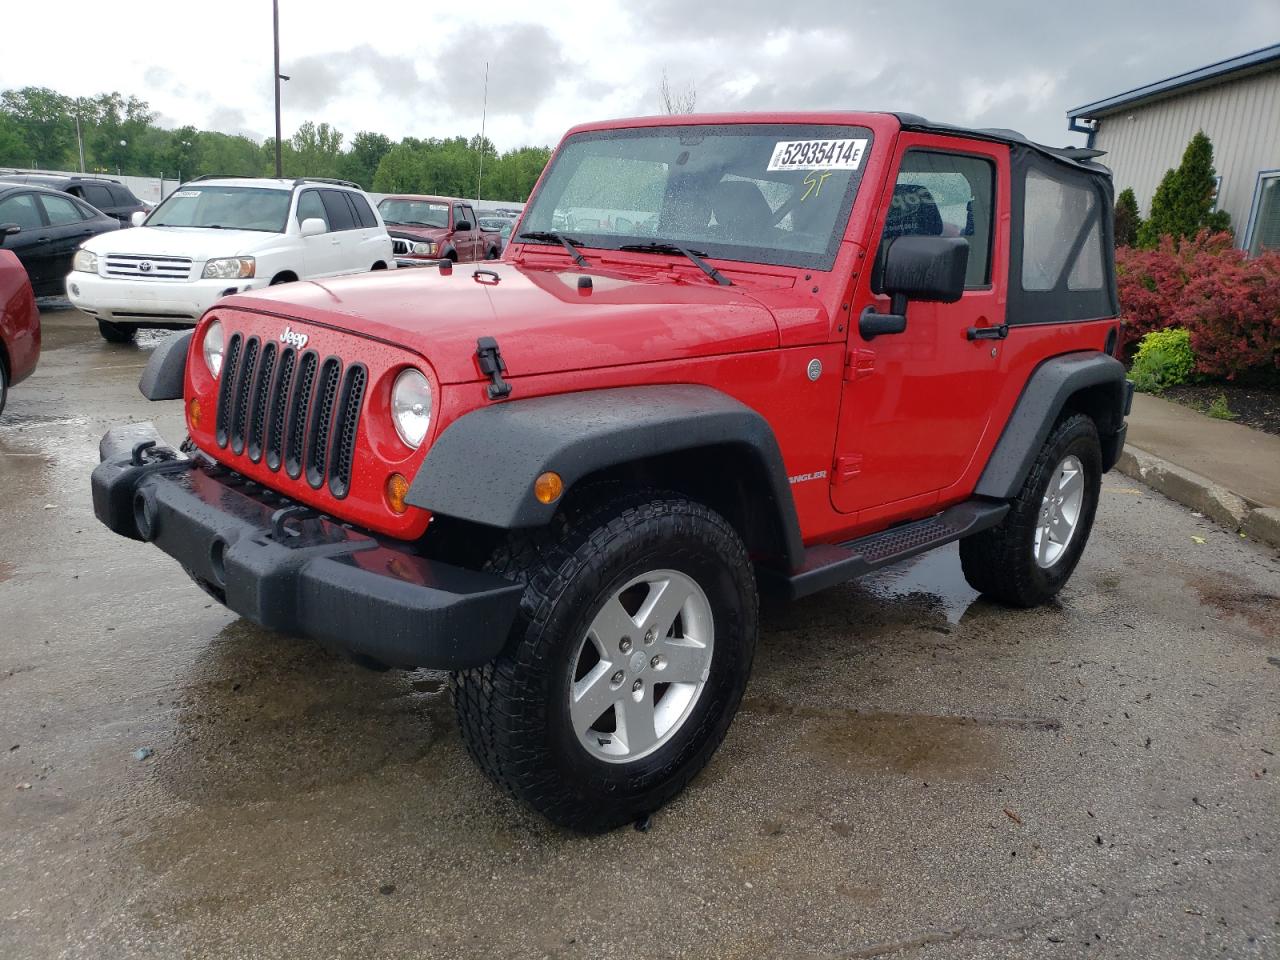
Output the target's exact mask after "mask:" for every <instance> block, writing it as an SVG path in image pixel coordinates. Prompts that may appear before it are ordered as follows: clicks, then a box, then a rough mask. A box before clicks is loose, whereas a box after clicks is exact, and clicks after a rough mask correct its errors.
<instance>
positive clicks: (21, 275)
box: [0, 250, 40, 413]
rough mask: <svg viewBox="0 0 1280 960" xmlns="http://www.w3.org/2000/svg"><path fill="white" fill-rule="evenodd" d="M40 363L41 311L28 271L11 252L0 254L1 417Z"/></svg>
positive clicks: (5, 251)
mask: <svg viewBox="0 0 1280 960" xmlns="http://www.w3.org/2000/svg"><path fill="white" fill-rule="evenodd" d="M39 359H40V311H39V310H37V309H36V297H35V292H34V291H33V290H32V289H31V281H30V280H29V279H28V278H27V271H26V269H25V268H24V267H23V266H22V264H21V263H20V262H19V260H18V258H17V257H16V256H14V254H13V251H11V250H0V413H4V405H5V403H6V401H7V400H8V399H9V388H10V387H11V386H13V385H14V384H15V383H20V382H22V381H23V380H25V379H26V378H27V377H29V376H31V372H32V371H33V370H35V368H36V362H37V361H38V360H39Z"/></svg>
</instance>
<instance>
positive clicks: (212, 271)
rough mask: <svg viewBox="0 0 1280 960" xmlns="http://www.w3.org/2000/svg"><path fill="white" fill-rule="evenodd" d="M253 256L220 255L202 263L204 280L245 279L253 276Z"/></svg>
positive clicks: (254, 265)
mask: <svg viewBox="0 0 1280 960" xmlns="http://www.w3.org/2000/svg"><path fill="white" fill-rule="evenodd" d="M255 267H256V264H255V263H254V260H253V257H220V258H219V259H217V260H210V261H209V262H208V263H206V264H205V265H204V274H203V276H204V279H205V280H246V279H248V278H249V277H252V276H253V272H254V269H255Z"/></svg>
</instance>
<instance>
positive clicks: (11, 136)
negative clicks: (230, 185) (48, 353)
mask: <svg viewBox="0 0 1280 960" xmlns="http://www.w3.org/2000/svg"><path fill="white" fill-rule="evenodd" d="M77 124H78V125H79V131H80V136H79V137H77V135H76V129H77ZM343 140H344V136H343V134H342V132H341V131H339V130H337V129H336V128H334V127H332V126H330V125H329V124H328V123H318V124H317V123H313V122H312V121H310V120H308V121H307V122H306V123H303V124H302V125H301V126H300V127H299V128H298V129H297V131H296V132H295V133H294V134H293V136H292V137H289V138H288V139H287V140H283V141H282V142H281V144H280V155H281V167H282V169H283V171H284V174H285V176H287V177H301V176H309V177H340V178H342V179H344V180H353V181H355V182H356V183H358V184H360V186H362V187H364V188H365V189H366V190H374V191H377V192H379V193H393V192H403V193H434V194H443V195H446V196H461V197H472V196H475V193H476V181H477V178H478V177H479V175H480V172H481V164H482V163H483V180H482V184H481V197H482V198H483V199H486V200H514V201H521V202H522V201H524V200H527V199H528V198H529V192H530V191H531V190H532V189H533V185H534V184H535V183H536V182H537V179H538V177H539V175H540V174H541V173H542V168H543V167H544V166H546V163H547V159H548V158H549V157H550V155H551V150H550V148H549V147H518V148H516V149H513V150H508V151H506V152H503V153H500V152H499V151H498V150H497V148H496V147H495V146H494V145H493V142H492V141H491V140H489V139H488V138H487V137H486V138H483V139H482V138H481V137H479V136H473V137H471V138H470V139H468V138H467V137H461V136H459V137H450V138H447V139H440V138H436V137H432V138H429V139H426V140H421V139H418V138H417V137H405V138H404V139H403V140H401V141H400V142H399V143H395V142H394V141H392V140H391V138H390V137H387V136H386V135H384V134H381V133H375V132H372V131H368V130H362V131H360V132H359V133H357V134H356V135H355V136H354V137H352V138H351V141H350V144H349V145H347V146H346V147H344V145H343ZM81 149H83V152H84V169H85V171H86V172H88V173H103V174H125V175H134V176H146V177H158V176H161V175H163V176H164V177H166V178H169V179H174V180H179V179H182V180H191V179H193V178H194V177H198V176H202V175H205V174H222V175H225V176H250V177H253V176H273V175H274V174H275V138H268V139H267V140H266V141H265V142H263V143H258V142H257V141H256V140H254V139H252V138H250V137H246V136H241V135H237V134H227V133H220V132H218V131H216V130H198V129H196V128H195V127H193V126H184V127H178V128H177V129H173V130H170V129H166V128H164V127H160V126H157V125H156V123H155V113H154V111H152V109H151V107H150V105H149V104H148V103H147V102H146V101H145V100H141V99H139V98H138V97H134V96H129V97H125V96H122V95H121V94H119V93H115V92H113V93H102V94H99V95H97V96H95V97H68V96H65V95H64V94H61V93H58V92H57V91H56V90H50V89H49V88H47V87H23V88H22V89H18V90H5V91H2V92H0V166H7V167H23V168H33V169H41V170H79V169H80V162H81V161H80V152H81Z"/></svg>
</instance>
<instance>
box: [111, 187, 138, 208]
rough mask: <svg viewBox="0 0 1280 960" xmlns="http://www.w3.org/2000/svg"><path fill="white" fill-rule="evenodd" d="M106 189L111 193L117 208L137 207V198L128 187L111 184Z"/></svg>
mask: <svg viewBox="0 0 1280 960" xmlns="http://www.w3.org/2000/svg"><path fill="white" fill-rule="evenodd" d="M108 189H109V190H110V191H111V195H112V196H113V197H114V198H115V201H116V205H117V206H121V207H136V206H137V205H138V198H137V197H135V196H134V195H133V191H132V190H130V189H129V188H128V187H126V186H123V185H120V186H116V185H114V184H113V185H112V186H111V187H109V188H108Z"/></svg>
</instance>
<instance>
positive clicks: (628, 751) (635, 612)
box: [569, 570, 715, 763]
mask: <svg viewBox="0 0 1280 960" xmlns="http://www.w3.org/2000/svg"><path fill="white" fill-rule="evenodd" d="M714 641H715V624H714V622H713V620H712V616H711V603H710V601H708V600H707V595H706V594H705V593H703V591H702V588H701V587H699V586H698V584H697V583H696V582H695V581H694V580H693V579H692V578H690V577H688V576H686V575H685V574H683V573H679V572H677V571H675V570H652V571H650V572H649V573H643V574H641V575H640V576H638V577H633V578H632V579H631V580H629V581H627V583H626V584H624V585H623V586H622V587H621V588H620V589H619V590H617V591H615V592H614V593H613V594H612V595H611V596H610V597H609V598H608V599H607V600H606V601H605V602H604V605H603V606H602V607H601V608H600V612H599V613H597V614H596V615H595V618H594V619H593V620H592V621H591V626H590V627H588V628H587V634H586V636H584V637H583V638H582V642H581V643H580V644H579V645H578V650H577V652H576V653H575V654H574V657H573V661H572V662H573V671H574V672H573V681H572V683H571V684H570V687H569V718H570V721H571V722H572V724H573V730H574V733H576V734H577V735H578V742H579V743H581V744H582V746H583V747H584V748H585V749H586V750H587V752H588V753H590V754H591V755H592V756H594V757H596V758H598V759H600V760H604V761H606V762H609V763H629V762H631V761H632V760H638V759H640V758H641V757H644V756H647V755H649V754H650V753H653V751H655V750H657V749H658V748H659V747H661V746H662V745H663V744H664V743H666V742H667V741H668V740H670V739H671V738H672V737H673V736H675V734H676V731H678V730H679V729H680V728H681V727H682V726H683V725H684V723H685V721H686V720H688V719H689V716H690V714H692V713H693V708H694V705H695V704H696V703H697V702H698V697H699V696H700V695H701V694H702V688H703V687H704V686H705V684H706V681H707V676H708V675H709V674H710V672H711V655H712V650H713V646H714Z"/></svg>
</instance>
